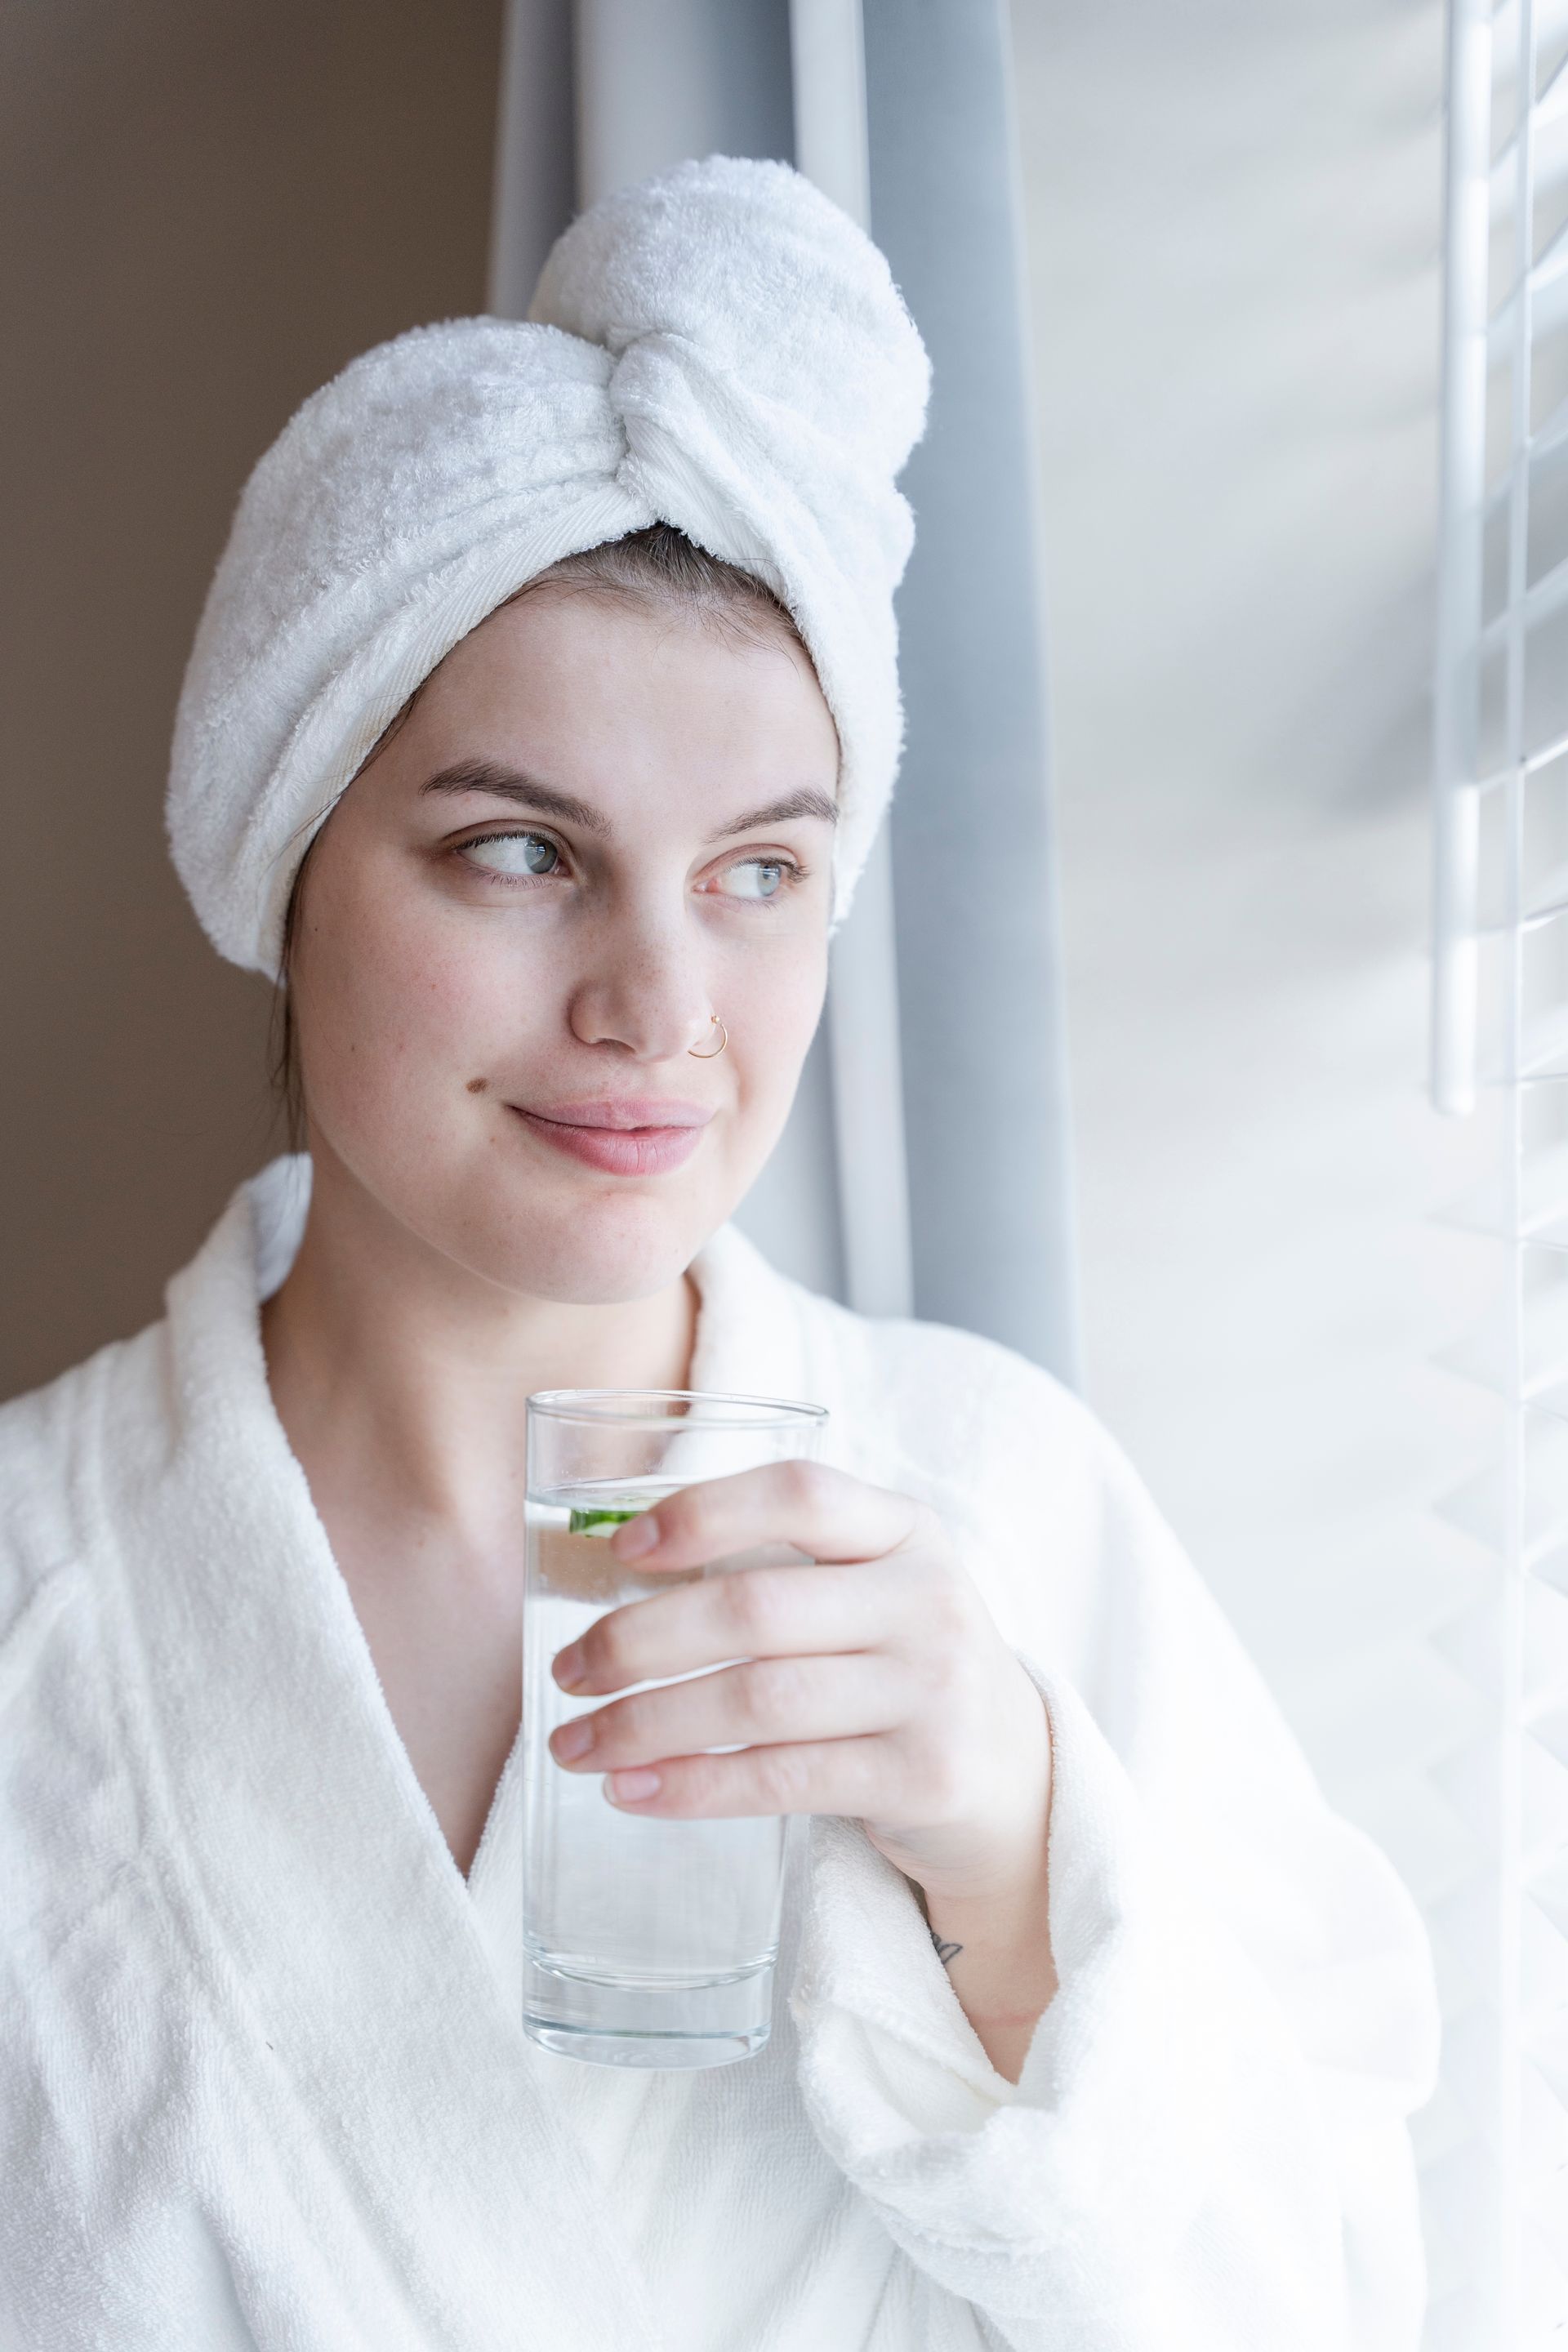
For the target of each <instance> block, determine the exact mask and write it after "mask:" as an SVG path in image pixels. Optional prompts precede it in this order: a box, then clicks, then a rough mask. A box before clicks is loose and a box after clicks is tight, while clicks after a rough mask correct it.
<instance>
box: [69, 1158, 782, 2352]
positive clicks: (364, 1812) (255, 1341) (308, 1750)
mask: <svg viewBox="0 0 1568 2352" xmlns="http://www.w3.org/2000/svg"><path fill="white" fill-rule="evenodd" d="M307 1200H308V1169H307V1168H306V1167H302V1166H301V1164H300V1163H299V1162H297V1161H279V1162H274V1163H273V1165H272V1167H271V1168H269V1169H268V1170H266V1171H263V1174H262V1175H261V1177H259V1178H258V1179H256V1180H254V1181H253V1182H252V1183H251V1184H250V1185H248V1186H243V1187H241V1189H240V1191H239V1192H237V1194H236V1196H235V1198H234V1200H233V1202H231V1203H230V1206H229V1208H228V1210H227V1212H226V1214H225V1216H224V1217H223V1218H222V1220H221V1221H220V1223H218V1225H217V1226H216V1229H215V1230H214V1232H213V1234H212V1235H211V1237H210V1238H209V1240H208V1242H207V1243H206V1244H205V1247H204V1248H203V1250H202V1251H201V1253H200V1254H199V1255H198V1256H197V1257H196V1258H195V1260H194V1261H193V1262H192V1264H191V1265H189V1266H187V1267H186V1268H185V1269H184V1272H183V1273H181V1274H180V1275H178V1276H176V1277H175V1278H174V1281H173V1283H172V1284H171V1285H170V1286H169V1293H168V1307H169V1318H168V1322H167V1325H166V1327H165V1335H166V1336H165V1342H164V1344H165V1347H166V1351H167V1358H166V1394H165V1402H166V1412H167V1429H166V1435H165V1442H164V1444H163V1445H161V1446H160V1447H159V1448H157V1449H156V1453H157V1459H156V1465H155V1466H150V1465H149V1448H148V1447H147V1446H146V1444H144V1443H142V1444H135V1443H125V1444H115V1443H110V1444H107V1445H106V1446H105V1447H104V1449H103V1454H102V1459H103V1460H104V1462H105V1464H106V1465H110V1468H109V1470H108V1471H107V1473H106V1475H107V1476H108V1477H109V1478H110V1480H111V1481H113V1482H116V1483H117V1486H118V1491H116V1492H114V1493H112V1494H108V1495H105V1496H104V1497H103V1498H102V1499H103V1503H104V1506H105V1508H104V1513H103V1518H102V1521H101V1522H100V1524H102V1525H103V1526H104V1527H105V1528H107V1529H109V1530H110V1531H111V1533H110V1538H109V1539H110V1540H111V1541H114V1542H115V1544H116V1549H117V1550H118V1553H119V1565H120V1571H121V1575H122V1576H123V1577H124V1578H125V1580H127V1581H128V1582H131V1583H133V1584H134V1585H135V1586H136V1587H138V1588H139V1589H138V1591H136V1593H135V1596H134V1601H133V1607H132V1612H131V1613H132V1618H133V1620H134V1621H136V1622H139V1623H140V1624H141V1625H142V1627H143V1628H144V1629H145V1646H144V1653H143V1666H144V1672H145V1676H146V1682H147V1689H146V1693H145V1696H146V1697H147V1699H148V1701H149V1702H150V1706H149V1708H148V1718H147V1719H148V1720H149V1722H150V1725H151V1733H150V1737H151V1739H152V1741H153V1745H154V1748H156V1749H157V1750H158V1751H159V1752H158V1753H157V1754H156V1755H155V1757H154V1759H153V1769H154V1774H155V1777H159V1778H161V1779H162V1782H163V1791H164V1796H165V1801H166V1804H167V1808H168V1811H169V1814H170V1816H171V1820H172V1823H173V1837H172V1841H171V1857H170V1871H171V1887H170V1892H171V1895H172V1897H173V1899H174V1908H175V1909H176V1911H177V1912H178V1913H179V1914H180V1915H181V1916H183V1919H184V1927H185V1930H186V1932H187V1933H188V1935H189V1936H190V1937H192V1938H193V1939H194V1941H195V1944H196V1945H197V1946H198V1947H199V1959H200V1963H201V1967H202V1971H203V1974H204V1976H205V1977H206V1978H207V1979H216V1982H217V1983H218V1984H219V1985H220V1986H221V1987H222V1998H224V1999H225V2000H226V2002H227V2003H230V2004H232V2008H233V2011H234V2015H235V2018H236V2021H237V2023H238V2024H239V2026H240V2030H241V2031H243V2032H246V2033H247V2035H248V2036H249V2037H251V2038H252V2039H253V2040H259V2041H261V2042H265V2044H266V2045H267V2047H268V2050H269V2051H270V2052H271V2053H272V2063H276V2065H277V2066H278V2067H279V2069H280V2070H282V2071H283V2072H284V2073H285V2074H291V2075H292V2076H293V2078H294V2081H295V2083H296V2084H298V2087H299V2091H300V2097H301V2099H302V2100H303V2101H304V2103H305V2104H306V2105H308V2107H309V2109H310V2113H311V2114H312V2116H316V2117H319V2118H320V2119H321V2130H322V2131H323V2133H325V2134H326V2135H328V2136H329V2137H330V2139H331V2142H332V2143H333V2146H332V2149H331V2154H332V2156H333V2158H334V2159H335V2162H336V2165H337V2167H338V2168H339V2169H340V2172H341V2175H342V2177H343V2178H344V2179H345V2183H346V2185H347V2187H348V2188H349V2190H350V2192H351V2194H352V2195H353V2198H354V2199H355V2200H356V2202H357V2203H358V2205H359V2207H360V2210H363V2212H364V2214H365V2217H366V2223H367V2239H368V2240H370V2241H373V2242H374V2246H375V2247H376V2248H379V2249H380V2250H381V2253H380V2257H379V2258H380V2260H381V2262H382V2263H383V2264H384V2266H386V2267H389V2268H390V2269H391V2270H392V2271H393V2272H394V2273H395V2275H394V2277H393V2278H391V2279H389V2280H388V2281H387V2284H388V2287H389V2288H394V2289H395V2293H396V2294H398V2295H399V2296H401V2297H402V2298H404V2299H405V2302H406V2303H407V2304H409V2305H412V2306H413V2307H414V2308H416V2309H417V2310H419V2311H421V2312H422V2313H423V2314H424V2315H425V2317H426V2324H427V2326H428V2327H429V2329H430V2331H431V2334H432V2336H434V2337H436V2338H437V2339H438V2340H440V2341H442V2342H443V2343H444V2344H446V2345H449V2346H463V2347H467V2346H468V2343H469V2341H470V2332H469V2331H470V2326H471V2322H470V2321H469V2320H468V2319H466V2317H465V2314H472V2313H473V2312H474V2311H476V2310H482V2309H485V2308H487V2307H490V2308H493V2307H494V2306H493V2304H492V2303H491V2297H490V2295H489V2293H488V2292H486V2288H487V2286H488V2285H489V2284H491V2282H492V2281H493V2284H494V2287H495V2290H496V2292H497V2293H503V2292H504V2291H505V2287H504V2283H505V2282H506V2281H510V2282H512V2283H514V2284H515V2282H516V2280H517V2278H518V2276H519V2275H520V2263H519V2245H520V2242H526V2244H527V2245H528V2247H529V2249H530V2252H531V2256H532V2260H531V2280H532V2284H533V2287H534V2295H533V2297H532V2299H531V2304H530V2309H529V2319H530V2321H531V2325H530V2326H529V2328H528V2332H527V2334H526V2336H523V2337H520V2338H519V2341H520V2342H522V2341H526V2342H527V2343H528V2344H530V2345H538V2346H540V2347H551V2352H555V2347H557V2346H559V2347H561V2352H566V2347H576V2346H581V2345H586V2344H592V2345H595V2347H616V2352H618V2348H619V2347H623V2346H624V2347H638V2352H641V2347H651V2346H652V2345H654V2344H655V2343H656V2342H657V2341H658V2334H657V2330H656V2329H655V2327H654V2326H653V2323H652V2321H651V2318H650V2316H649V2314H648V2312H647V2307H646V2303H645V2299H644V2296H643V2293H642V2289H641V2285H640V2282H639V2280H638V2278H637V2274H636V2272H635V2269H634V2266H633V2264H632V2263H631V2262H630V2260H629V2258H628V2257H627V2255H626V2252H624V2251H623V2248H622V2247H621V2245H620V2244H619V2242H617V2240H616V2234H615V2232H614V2231H613V2229H612V2228H611V2227H609V2226H608V2224H607V2222H606V2221H605V2219H604V2218H603V2214H604V2208H603V2201H602V2200H601V2199H600V2197H599V2196H598V2195H597V2193H596V2192H595V2187H594V2185H593V2182H592V2180H591V2179H590V2178H589V2176H588V2173H587V2171H586V2169H585V2158H584V2154H583V2151H582V2149H581V2148H580V2147H579V2146H578V2145H577V2143H576V2141H575V2140H574V2137H573V2136H572V2134H571V2132H570V2130H569V2129H568V2128H567V2127H566V2126H565V2125H564V2124H563V2122H562V2120H561V2119H560V2116H559V2115H558V2114H557V2113H556V2112H554V2110H553V2106H552V2102H551V2101H549V2100H548V2099H547V2098H546V2097H543V2096H542V2095H541V2090H540V2085H539V2081H538V2077H537V2075H536V2073H535V2071H534V2069H533V2068H532V2067H531V2063H530V2053H529V2050H528V2046H527V2044H526V2043H525V2042H524V2039H523V2036H522V2032H521V2023H520V2021H519V2016H518V2003H517V1990H518V1986H517V1980H516V1979H511V1981H510V1983H509V1982H507V1981H506V1980H505V1978H506V1976H508V1975H510V1971H505V1972H503V1971H501V1970H500V1969H498V1966H497V1957H496V1956H497V1944H496V1940H495V1938H494V1937H493V1936H491V1937H487V1933H486V1929H485V1927H484V1925H483V1923H482V1921H481V1919H480V1916H479V1908H478V1906H477V1905H476V1902H475V1900H474V1899H473V1897H472V1895H471V1893H470V1888H469V1886H468V1885H466V1884H465V1882H464V1880H463V1878H462V1876H461V1874H459V1872H458V1869H457V1867H456V1865H455V1864H454V1863H453V1861H452V1858H451V1855H450V1853H449V1852H448V1850H447V1845H446V1843H445V1841H444V1839H443V1837H442V1835H441V1832H440V1830H439V1827H438V1826H437V1822H436V1819H435V1816H434V1814H433V1812H432V1811H431V1809H430V1806H429V1803H428V1801H427V1800H426V1797H425V1795H424V1792H423V1790H421V1789H420V1787H419V1784H418V1782H417V1780H416V1777H415V1774H414V1770H413V1768H412V1766H411V1764H410V1762H409V1759H408V1756H407V1752H406V1750H405V1748H404V1746H403V1743H402V1741H401V1739H400V1738H399V1737H398V1735H397V1733H396V1731H395V1727H394V1725H393V1722H392V1718H391V1716H390V1713H389V1711H388V1709H387V1706H386V1704H385V1700H384V1696H383V1695H382V1692H381V1688H380V1685H379V1684H378V1682H377V1679H376V1675H375V1672H374V1665H373V1664H372V1661H371V1656H370V1653H369V1650H368V1647H367V1645H366V1643H365V1640H364V1636H363V1632H362V1630H361V1628H360V1624H359V1621H358V1619H357V1617H356V1616H355V1613H354V1611H353V1604H352V1602H351V1600H350V1597H349V1593H348V1590H347V1587H346V1586H345V1584H344V1582H343V1580H342V1576H341V1574H340V1572H339V1570H338V1568H337V1565H336V1563H335V1561H334V1560H333V1559H332V1556H331V1549H330V1548H329V1545H328V1541H327V1537H326V1532H325V1530H324V1528H323V1527H322V1525H321V1520H320V1518H319V1517H318V1516H317V1514H316V1511H315V1508H314V1506H313V1504H312V1502H311V1498H310V1490H309V1487H308V1486H307V1484H306V1480H305V1477H304V1474H303V1472H302V1470H301V1469H300V1465H299V1463H298V1461H297V1460H296V1459H295V1457H294V1455H293V1454H292V1453H291V1452H290V1450H289V1444H288V1442H287V1439H286V1438H285V1436H284V1433H283V1430H282V1427H281V1424H280V1423H279V1420H278V1416H277V1414H276V1412H275V1411H274V1410H273V1406H272V1401H271V1395H270V1391H269V1390H268V1383H267V1375H266V1366H265V1360H264V1358H263V1355H262V1350H261V1344H260V1329H259V1316H258V1306H259V1300H260V1297H262V1296H263V1295H264V1294H265V1293H267V1292H268V1291H270V1290H271V1289H272V1288H274V1287H275V1286H276V1285H277V1283H278V1282H279V1281H280V1280H281V1279H282V1276H283V1274H284V1273H285V1272H286V1271H287V1267H288V1265H289V1263H290V1262H291V1261H292V1257H293V1255H294V1250H295V1248H296V1247H297V1246H298V1241H299V1236H300V1230H301V1229H302V1224H303V1217H304V1209H305V1205H306V1202H307ZM693 1273H694V1277H695V1279H696V1280H697V1282H698V1285H699V1288H700V1296H701V1309H700V1326H699V1341H698V1348H697V1354H696V1359H695V1363H694V1373H693V1378H694V1381H695V1382H696V1383H698V1384H700V1385H703V1386H722V1387H724V1388H728V1389H733V1390H745V1391H751V1392H752V1393H758V1392H761V1393H764V1394H775V1395H776V1394H784V1395H790V1396H800V1395H809V1394H810V1393H811V1391H810V1390H809V1389H808V1388H807V1387H806V1386H805V1381H806V1380H807V1378H808V1377H809V1368H808V1365H807V1363H806V1360H805V1358H806V1353H807V1350H806V1349H805V1346H804V1344H803V1342H804V1330H803V1326H802V1318H801V1316H800V1314H799V1312H798V1309H796V1308H795V1305H794V1301H795V1298H796V1297H800V1296H801V1294H797V1293H795V1291H794V1288H793V1286H791V1285H788V1284H786V1283H784V1282H782V1281H781V1280H780V1278H779V1277H778V1276H775V1275H773V1273H772V1272H771V1271H770V1269H768V1267H767V1266H766V1265H765V1264H764V1263H763V1260H762V1259H761V1258H760V1257H759V1256H758V1255H757V1254H756V1253H755V1251H753V1250H752V1248H751V1246H750V1244H747V1243H746V1242H744V1241H743V1240H742V1238H741V1236H740V1235H739V1234H734V1233H732V1232H730V1231H726V1232H725V1233H724V1234H721V1236H719V1237H718V1238H717V1240H716V1241H715V1242H714V1243H713V1244H710V1246H709V1248H708V1249H707V1250H706V1251H705V1252H704V1253H703V1254H702V1255H701V1257H700V1259H699V1261H698V1263H697V1265H696V1266H695V1267H694V1269H693ZM110 1411H111V1412H112V1411H113V1407H112V1406H111V1407H110ZM510 1769H512V1770H513V1771H514V1773H515V1758H514V1761H513V1767H512V1768H510ZM496 1810H497V1811H498V1812H499V1811H500V1807H499V1805H498V1808H497V1809H496ZM494 1827H495V1817H494V1815H492V1824H491V1828H492V1831H493V1829H494ZM487 1839H488V1840H490V1842H491V1843H493V1839H491V1838H490V1832H487ZM485 1864H486V1857H485V1855H484V1853H483V1850H481V1856H480V1864H479V1865H476V1874H478V1873H479V1867H480V1865H485ZM487 1866H489V1865H487ZM497 1875H498V1878H499V1879H500V1880H501V1881H505V1882H508V1883H510V1876H511V1874H510V1871H505V1870H503V1871H500V1873H499V1874H497ZM476 1891H477V1892H479V1893H482V1888H479V1889H477V1890H476ZM508 1942H510V1939H503V1944H502V1948H503V1949H504V1948H505V1945H506V1943H508ZM411 2147H413V2148H417V2149H419V2150H421V2151H423V2160H422V2161H420V2162H418V2163H417V2164H416V2165H415V2167H414V2168H413V2169H412V2171H411V2168H410V2162H409V2150H410V2148H411ZM411 2178H412V2179H416V2180H417V2182H418V2183H419V2189H418V2195H419V2200H420V2210H410V2202H409V2183H410V2179H411ZM590 2217H597V2218H590ZM584 2231H587V2232H588V2238H587V2242H586V2245H585V2244H584ZM567 2249H570V2250H571V2252H570V2256H568V2253H567V2252H566V2250H567Z"/></svg>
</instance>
